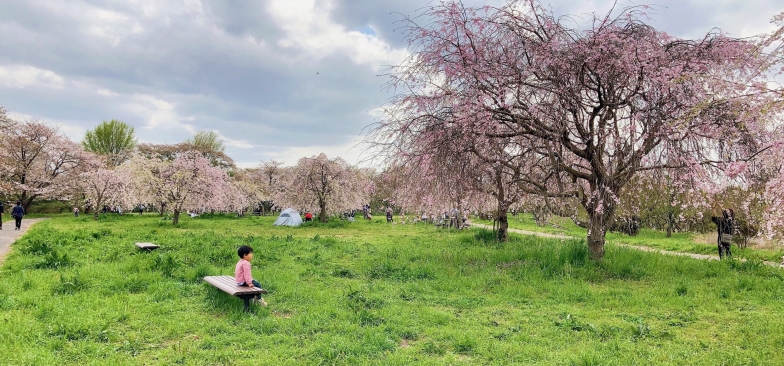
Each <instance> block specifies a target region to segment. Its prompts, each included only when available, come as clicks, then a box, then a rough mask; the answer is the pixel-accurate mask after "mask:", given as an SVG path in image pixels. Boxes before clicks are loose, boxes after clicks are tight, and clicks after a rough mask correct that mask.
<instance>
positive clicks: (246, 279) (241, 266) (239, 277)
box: [234, 245, 267, 306]
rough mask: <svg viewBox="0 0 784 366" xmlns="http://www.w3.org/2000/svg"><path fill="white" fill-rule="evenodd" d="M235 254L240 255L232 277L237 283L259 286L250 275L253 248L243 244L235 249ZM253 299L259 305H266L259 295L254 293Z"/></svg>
mask: <svg viewBox="0 0 784 366" xmlns="http://www.w3.org/2000/svg"><path fill="white" fill-rule="evenodd" d="M237 255H238V256H240V260H239V261H238V262H237V266H236V267H235V268H234V279H235V281H237V285H238V286H248V287H250V286H256V287H258V288H261V284H260V283H259V282H258V281H256V280H254V279H253V277H251V275H250V261H251V260H253V248H251V247H249V246H247V245H243V246H241V247H239V249H237ZM253 301H256V302H258V303H259V305H261V306H267V302H266V301H264V298H262V297H261V295H256V298H255V299H254V300H253Z"/></svg>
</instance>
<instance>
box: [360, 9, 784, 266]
mask: <svg viewBox="0 0 784 366" xmlns="http://www.w3.org/2000/svg"><path fill="white" fill-rule="evenodd" d="M646 9H647V8H646V7H630V8H626V9H622V10H620V11H619V12H618V11H611V12H610V13H608V14H607V15H605V16H597V15H594V16H593V17H591V18H590V19H589V20H588V21H587V22H585V23H584V24H578V25H577V26H575V19H576V18H569V17H566V18H565V17H559V16H556V15H555V14H553V13H552V11H550V10H548V9H546V8H545V7H543V6H541V5H540V4H539V3H538V2H536V1H533V0H531V1H513V2H510V3H508V4H507V5H505V6H503V7H500V8H492V7H484V8H481V9H476V8H470V7H465V6H463V5H462V4H461V3H455V2H443V3H440V4H438V5H435V6H432V7H430V8H427V10H426V11H425V14H424V15H425V16H426V17H427V18H429V19H430V20H431V21H430V22H429V23H426V24H418V23H417V22H416V20H418V19H421V17H418V18H416V19H407V25H405V26H404V27H403V31H404V32H405V34H406V37H407V39H408V41H409V44H410V45H411V48H412V50H411V51H412V52H411V55H410V57H409V58H408V59H407V60H405V61H404V62H403V63H402V64H401V65H399V66H397V67H394V68H392V69H391V70H390V72H389V77H390V87H391V88H393V89H394V90H396V95H395V96H394V97H393V99H392V100H391V102H390V104H389V105H387V106H386V107H385V110H386V113H385V115H384V116H385V117H383V118H382V119H381V120H380V121H378V123H377V124H376V125H375V126H374V128H373V131H374V132H373V133H372V134H371V136H372V140H373V141H374V142H375V143H376V144H378V145H381V146H407V145H408V143H407V142H408V141H407V140H408V139H412V137H413V136H418V135H420V134H422V133H423V131H427V130H428V129H430V128H437V127H438V125H439V124H442V123H443V121H444V120H445V119H444V118H443V116H448V121H449V123H451V124H453V125H454V126H455V128H458V129H461V130H462V131H463V133H461V134H459V136H462V137H463V138H462V139H460V140H456V141H454V143H455V144H462V145H469V144H470V143H471V141H472V140H477V141H479V142H480V143H483V144H486V145H487V146H485V147H481V148H480V149H478V150H479V151H487V150H489V149H490V148H491V147H492V146H493V144H495V143H496V142H498V141H499V140H503V139H511V140H512V141H513V143H514V144H516V145H517V146H519V147H520V148H519V149H518V150H515V149H511V150H507V152H508V153H510V154H512V155H515V154H517V155H518V158H519V159H521V160H523V161H524V162H525V163H526V164H528V166H527V167H526V168H525V169H524V170H523V171H524V172H526V174H524V175H522V176H520V177H519V180H518V181H517V183H516V186H517V188H518V189H519V190H520V191H521V192H522V193H523V194H533V195H539V196H542V197H548V198H558V199H575V200H577V201H578V202H579V204H580V206H581V207H582V209H583V210H584V211H585V212H586V213H587V216H588V223H587V226H588V246H589V248H590V253H591V257H592V258H593V259H595V260H600V259H601V258H602V257H603V256H604V237H605V233H606V232H607V229H608V227H609V225H610V224H611V222H612V219H613V217H614V215H615V211H616V209H617V207H618V204H619V200H620V193H621V190H622V189H623V188H624V187H625V186H626V185H627V184H628V183H629V182H630V181H631V179H632V178H633V177H634V176H635V175H636V174H638V173H639V172H642V171H647V170H659V169H671V170H674V169H681V170H684V171H686V172H703V171H712V172H714V173H712V174H714V177H718V176H719V175H721V174H723V173H722V171H725V170H727V169H728V168H729V167H731V166H732V164H733V163H735V162H743V161H749V160H752V159H754V158H755V157H756V156H758V155H759V154H760V153H761V152H763V151H765V150H766V149H768V148H769V146H770V145H771V139H770V137H771V136H775V135H776V133H775V132H777V131H775V127H774V126H772V125H771V124H770V121H771V116H772V115H773V114H774V113H776V111H779V110H780V109H781V97H780V96H781V95H782V94H781V93H782V90H781V88H780V87H778V86H777V84H771V83H768V81H769V80H772V77H773V76H774V75H775V74H776V73H780V65H779V64H778V63H780V60H781V56H782V48H781V47H780V46H778V45H780V44H781V38H782V34H783V33H782V31H781V29H779V30H778V31H776V32H774V33H772V34H769V35H763V36H759V37H754V38H747V39H737V38H731V37H729V36H727V35H726V34H724V33H722V32H711V33H709V34H706V35H705V36H704V37H702V38H700V39H695V40H689V39H678V38H675V37H672V36H670V35H668V34H666V33H664V32H662V31H659V30H656V29H655V28H653V27H652V26H650V25H648V24H646V20H647V19H648V18H647V14H645V11H646ZM780 20H781V18H780V17H779V18H777V21H780ZM390 116H391V117H390ZM391 153H395V154H397V153H406V151H393V152H391ZM529 172H530V174H529Z"/></svg>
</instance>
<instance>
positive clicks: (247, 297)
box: [237, 295, 256, 311]
mask: <svg viewBox="0 0 784 366" xmlns="http://www.w3.org/2000/svg"><path fill="white" fill-rule="evenodd" d="M237 297H239V298H240V299H242V301H244V302H245V311H250V300H251V299H253V298H254V297H256V295H239V296H237Z"/></svg>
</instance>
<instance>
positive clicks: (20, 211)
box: [11, 201, 25, 230]
mask: <svg viewBox="0 0 784 366" xmlns="http://www.w3.org/2000/svg"><path fill="white" fill-rule="evenodd" d="M24 215H25V210H24V208H22V201H16V206H14V209H13V210H11V217H13V218H14V220H16V227H15V228H14V230H19V229H21V228H22V217H24Z"/></svg>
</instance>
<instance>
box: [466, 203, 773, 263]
mask: <svg viewBox="0 0 784 366" xmlns="http://www.w3.org/2000/svg"><path fill="white" fill-rule="evenodd" d="M476 222H478V223H481V224H485V225H493V221H489V220H477V221H476ZM509 228H512V229H520V230H526V231H533V232H542V233H550V234H562V235H568V236H572V237H575V238H580V239H582V238H585V237H586V235H587V234H586V230H585V229H584V228H581V227H579V226H577V225H575V224H574V222H572V220H571V219H569V218H565V217H558V216H552V217H551V218H550V219H549V220H548V222H547V224H546V225H544V226H538V225H536V223H535V222H534V220H533V217H532V216H531V215H530V214H517V215H515V216H512V215H509ZM711 235H712V237H713V238H715V237H716V234H715V233H711V234H709V235H708V236H711ZM700 236H701V235H699V234H695V233H691V232H675V233H672V236H671V237H669V238H668V237H667V234H666V233H665V232H664V231H659V230H652V229H640V232H639V234H637V235H635V236H629V235H626V234H623V233H616V232H610V233H607V237H606V239H607V242H609V243H623V244H631V245H638V246H645V247H650V248H656V249H663V250H669V251H674V252H682V253H697V254H711V255H718V249H717V248H716V245H715V244H712V243H710V244H708V243H705V242H704V241H701V240H698V237H700ZM732 253H733V255H734V256H735V257H737V258H745V259H749V260H764V261H772V262H776V263H778V262H780V261H781V256H782V255H784V247H782V246H778V247H772V248H764V249H762V248H752V247H749V248H743V249H741V248H739V247H738V246H737V245H733V246H732Z"/></svg>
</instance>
